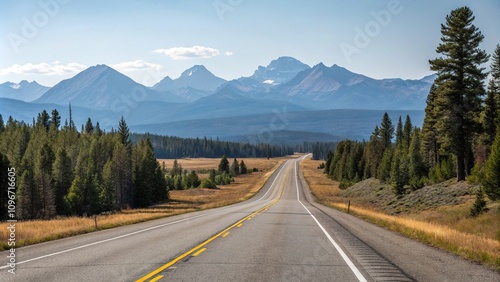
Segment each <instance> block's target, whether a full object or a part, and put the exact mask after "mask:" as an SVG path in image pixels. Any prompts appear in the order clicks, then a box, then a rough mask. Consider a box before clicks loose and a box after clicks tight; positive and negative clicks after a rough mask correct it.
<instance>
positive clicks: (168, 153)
mask: <svg viewBox="0 0 500 282" xmlns="http://www.w3.org/2000/svg"><path fill="white" fill-rule="evenodd" d="M145 136H149V139H150V140H151V144H152V145H153V148H154V151H155V155H156V157H157V158H162V159H180V158H187V157H189V158H201V157H204V158H220V157H221V156H222V155H226V156H227V157H229V158H241V157H247V158H272V157H282V156H286V155H293V152H294V148H292V147H290V146H278V145H269V144H256V145H251V144H248V143H240V142H227V141H219V140H213V139H212V138H206V137H204V138H179V137H174V136H161V135H155V134H150V135H146V134H131V140H132V141H133V142H134V143H136V142H138V141H139V140H141V139H143V138H144V137H145Z"/></svg>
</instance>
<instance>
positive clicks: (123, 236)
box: [0, 166, 284, 269]
mask: <svg viewBox="0 0 500 282" xmlns="http://www.w3.org/2000/svg"><path fill="white" fill-rule="evenodd" d="M283 167H284V166H282V167H281V169H280V171H279V172H278V174H277V175H276V177H275V178H274V181H273V182H272V183H271V186H270V187H269V189H268V190H267V192H266V193H265V194H264V195H263V196H262V197H261V198H260V199H258V200H257V201H260V200H262V199H263V198H264V197H265V196H266V195H267V193H269V191H271V190H272V188H273V186H274V182H275V181H276V179H277V178H278V175H279V174H280V173H281V171H282V170H283ZM229 208H233V207H224V208H222V209H219V210H217V211H213V212H209V213H206V214H201V215H197V216H193V217H188V218H184V219H180V220H176V221H172V222H169V223H165V224H160V225H155V226H153V227H150V228H146V229H141V230H138V231H134V232H131V233H127V234H123V235H120V236H116V237H112V238H109V239H105V240H101V241H97V242H93V243H90V244H85V245H81V246H78V247H74V248H70V249H66V250H62V251H59V252H55V253H50V254H47V255H43V256H39V257H35V258H32V259H28V260H24V261H20V262H17V263H16V265H18V264H24V263H27V262H32V261H35V260H40V259H44V258H48V257H52V256H56V255H60V254H64V253H68V252H71V251H75V250H79V249H83V248H87V247H91V246H94V245H98V244H102V243H106V242H110V241H114V240H118V239H121V238H125V237H128V236H131V235H135V234H139V233H143V232H146V231H150V230H154V229H157V228H161V227H165V226H168V225H173V224H177V223H180V222H184V221H188V220H192V219H195V218H199V217H203V216H207V215H211V214H213V213H217V212H220V211H221V210H225V209H229ZM8 267H10V266H8V265H5V266H1V267H0V269H5V268H8Z"/></svg>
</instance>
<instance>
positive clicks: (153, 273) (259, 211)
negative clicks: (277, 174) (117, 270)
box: [135, 166, 290, 282]
mask: <svg viewBox="0 0 500 282" xmlns="http://www.w3.org/2000/svg"><path fill="white" fill-rule="evenodd" d="M289 173H290V166H288V169H287V171H286V176H288V174H289ZM286 176H285V181H283V185H282V186H281V192H280V195H279V196H278V198H276V199H275V200H274V201H273V202H271V203H270V204H269V205H267V206H265V207H263V208H260V209H258V210H257V211H255V212H253V213H252V214H250V215H248V216H246V217H244V218H242V219H240V220H239V221H237V222H236V223H234V224H233V225H231V226H229V227H228V228H226V229H224V230H222V231H221V232H219V233H217V234H216V235H214V236H212V237H210V238H209V239H207V240H206V241H205V242H203V243H201V244H199V245H198V246H196V247H194V248H192V249H191V250H189V251H187V252H185V253H184V254H182V255H180V256H178V257H176V258H175V259H173V260H171V261H170V262H168V263H166V264H164V265H162V266H160V267H159V268H157V269H155V270H153V271H152V272H150V273H149V274H146V275H145V276H143V277H141V278H139V279H137V280H135V282H145V281H146V280H148V279H149V278H151V277H153V276H155V275H157V274H158V273H160V272H162V271H163V270H165V269H167V268H169V267H171V266H172V265H174V264H176V263H177V262H179V261H180V260H182V259H184V258H185V257H187V256H189V255H191V254H192V253H194V252H196V251H198V250H200V249H201V248H203V247H204V246H206V245H207V244H209V243H210V242H212V241H213V240H215V239H217V238H218V237H221V236H223V235H224V234H226V233H228V234H229V230H231V229H233V228H234V227H236V226H238V225H239V226H241V225H242V223H243V222H244V221H245V220H247V219H248V218H250V217H253V216H255V215H257V214H259V213H261V212H263V211H265V210H268V209H269V208H270V207H272V206H273V205H275V204H276V203H277V202H278V201H279V200H280V199H281V196H282V195H283V191H284V190H285V184H286V182H287V181H286ZM239 226H238V227H239ZM200 253H201V252H200ZM162 277H163V276H161V277H160V278H162ZM160 278H158V279H160ZM155 279H156V278H155ZM151 281H153V280H151ZM155 281H157V280H155Z"/></svg>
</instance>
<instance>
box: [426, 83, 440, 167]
mask: <svg viewBox="0 0 500 282" xmlns="http://www.w3.org/2000/svg"><path fill="white" fill-rule="evenodd" d="M436 96H437V92H436V85H435V84H432V85H431V89H430V91H429V95H427V106H426V107H425V117H424V125H423V127H422V151H423V154H422V155H423V157H424V160H425V162H426V163H427V165H428V166H429V167H433V166H434V165H436V164H438V163H439V145H438V137H437V136H438V133H439V132H437V128H436V123H437V119H438V117H437V113H436Z"/></svg>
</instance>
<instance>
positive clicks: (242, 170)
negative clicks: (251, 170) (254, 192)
mask: <svg viewBox="0 0 500 282" xmlns="http://www.w3.org/2000/svg"><path fill="white" fill-rule="evenodd" d="M247 172H248V170H247V165H246V164H245V162H244V161H243V160H241V162H240V173H241V174H247Z"/></svg>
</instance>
